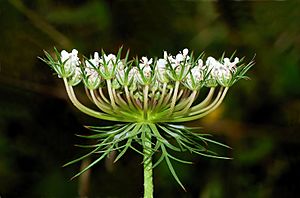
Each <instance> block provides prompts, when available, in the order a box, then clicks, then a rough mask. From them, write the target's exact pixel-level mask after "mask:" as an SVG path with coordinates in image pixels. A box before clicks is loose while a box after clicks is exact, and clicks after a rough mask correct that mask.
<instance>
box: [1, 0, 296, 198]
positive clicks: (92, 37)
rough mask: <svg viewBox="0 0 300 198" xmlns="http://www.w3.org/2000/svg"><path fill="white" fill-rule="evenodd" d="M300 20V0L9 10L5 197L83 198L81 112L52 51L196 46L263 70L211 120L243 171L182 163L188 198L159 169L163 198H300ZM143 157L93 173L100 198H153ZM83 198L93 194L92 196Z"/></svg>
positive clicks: (4, 69) (4, 12)
mask: <svg viewBox="0 0 300 198" xmlns="http://www.w3.org/2000/svg"><path fill="white" fill-rule="evenodd" d="M299 18H300V12H299V3H297V2H296V1H246V2H232V1H197V0H194V1H180V0H165V1H133V0H132V1H125V0H124V1H110V0H105V1H104V0H103V1H96V0H94V1H80V0H70V1H68V0H54V1H51V0H35V1H32V0H25V1H21V0H0V197H2V198H6V197H78V196H79V194H78V193H79V191H85V190H82V185H79V184H78V179H75V180H71V181H70V180H69V179H70V178H71V177H72V176H73V175H74V174H75V173H76V172H78V170H79V168H80V163H78V164H75V165H72V166H69V167H66V168H62V165H63V164H64V163H66V162H68V161H70V160H72V159H74V158H76V157H78V156H80V155H81V154H83V153H86V152H87V150H85V149H82V148H77V147H74V144H78V143H82V142H83V143H86V142H84V141H83V140H81V139H80V138H78V137H76V136H75V135H74V134H83V133H85V132H86V131H85V129H84V128H83V127H82V125H85V124H94V125H101V124H104V123H102V121H99V120H93V119H91V118H88V117H87V116H85V115H83V114H81V113H79V112H78V111H77V110H76V109H75V108H74V107H73V106H72V105H71V103H70V102H69V100H68V98H67V96H66V93H65V90H64V87H63V83H62V81H61V79H59V78H57V76H56V75H52V71H51V70H50V69H49V68H48V67H47V65H45V64H44V63H43V62H41V61H40V60H38V59H37V57H38V56H43V49H45V50H47V51H52V50H53V46H56V47H57V48H58V49H59V50H61V49H67V50H71V49H72V48H77V49H78V50H79V51H80V52H81V53H83V54H85V55H87V56H88V54H90V53H93V52H94V51H95V50H98V51H99V50H100V49H101V48H103V49H104V50H105V51H107V52H117V49H118V48H119V47H120V46H121V45H124V48H125V49H128V48H130V50H131V56H132V57H134V56H135V55H137V54H138V55H140V56H142V55H147V56H162V51H163V50H168V51H170V52H172V53H175V52H177V51H179V50H182V49H183V48H185V47H188V48H189V49H191V50H194V51H195V52H196V54H197V53H199V54H200V53H201V52H202V51H205V52H206V54H209V55H213V56H216V57H219V56H221V54H222V53H223V52H224V51H226V52H227V54H231V53H232V52H234V51H235V50H237V55H238V56H239V57H242V56H246V60H248V61H249V60H251V59H252V57H253V56H254V55H256V57H255V62H256V64H255V66H254V67H253V68H252V70H251V71H250V72H249V73H248V75H249V76H250V77H251V81H240V82H239V83H238V84H235V85H234V86H233V87H232V88H231V89H230V91H229V94H228V96H227V98H226V99H225V102H224V103H223V105H222V106H221V107H220V108H219V109H218V110H217V111H215V112H214V113H213V114H211V115H210V116H208V117H206V118H205V119H202V120H199V121H194V122H192V123H189V125H193V126H195V125H200V126H204V128H205V129H206V130H207V132H209V133H212V134H214V138H215V139H216V140H218V141H221V142H224V143H226V144H228V145H230V146H231V147H233V150H232V151H226V150H225V151H224V149H223V150H220V152H221V153H224V154H225V155H229V156H232V157H233V158H234V160H231V161H230V160H215V159H208V158H203V157H199V156H190V155H187V154H182V156H185V157H187V158H188V159H190V160H193V161H194V162H195V164H194V165H183V164H177V163H175V168H176V170H177V172H178V175H179V177H180V178H181V180H182V182H183V184H184V185H185V187H186V189H187V192H184V191H183V190H182V189H181V188H180V186H179V185H178V184H177V183H176V182H175V180H174V179H173V178H172V176H171V174H170V172H169V171H168V169H167V166H166V165H165V164H162V165H160V166H159V167H158V168H156V169H155V170H154V183H155V197H201V198H202V197H203V198H219V197H220V198H221V197H230V198H231V197H242V198H247V197H249V198H252V197H262V198H264V197H298V196H299V188H300V185H299V177H300V174H299V166H300V144H299V143H300V130H299V129H300V98H299V96H300V88H299V85H300V68H299V65H300V20H299ZM141 161H142V159H141V157H140V156H139V155H137V154H136V153H134V152H128V153H127V154H126V155H125V157H124V158H122V159H121V160H120V161H119V162H118V163H116V164H113V163H111V160H109V159H106V160H105V161H103V162H100V163H99V164H98V165H96V166H95V167H94V168H93V169H92V170H91V173H90V174H91V175H90V179H89V182H85V184H86V185H87V186H88V187H89V190H87V191H85V192H86V193H85V195H88V196H89V197H142V195H143V176H142V164H141ZM80 189H81V190H80Z"/></svg>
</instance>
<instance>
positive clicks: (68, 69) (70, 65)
mask: <svg viewBox="0 0 300 198" xmlns="http://www.w3.org/2000/svg"><path fill="white" fill-rule="evenodd" d="M60 54H61V57H60V58H61V61H62V62H63V63H64V65H63V67H64V72H65V74H66V75H67V76H70V75H72V73H73V72H74V71H75V68H76V66H79V65H80V61H79V58H78V51H77V50H76V49H73V50H72V52H71V53H68V52H67V51H66V50H62V51H61V53H60Z"/></svg>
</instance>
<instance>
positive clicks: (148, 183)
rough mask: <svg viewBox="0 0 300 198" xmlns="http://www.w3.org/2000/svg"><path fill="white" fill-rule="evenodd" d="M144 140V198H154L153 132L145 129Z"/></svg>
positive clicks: (147, 128)
mask: <svg viewBox="0 0 300 198" xmlns="http://www.w3.org/2000/svg"><path fill="white" fill-rule="evenodd" d="M145 128H146V131H145V140H144V148H143V153H144V198H153V170H152V157H151V156H152V150H151V147H152V145H151V134H150V133H151V130H150V128H149V127H148V126H147V127H145Z"/></svg>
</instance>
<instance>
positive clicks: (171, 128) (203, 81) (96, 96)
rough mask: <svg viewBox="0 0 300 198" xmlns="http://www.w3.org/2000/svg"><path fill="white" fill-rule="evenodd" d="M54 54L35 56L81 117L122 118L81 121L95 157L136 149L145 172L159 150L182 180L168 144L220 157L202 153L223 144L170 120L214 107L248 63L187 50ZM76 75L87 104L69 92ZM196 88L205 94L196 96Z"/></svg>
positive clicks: (192, 117) (183, 119)
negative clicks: (151, 54)
mask: <svg viewBox="0 0 300 198" xmlns="http://www.w3.org/2000/svg"><path fill="white" fill-rule="evenodd" d="M55 53H56V58H53V57H52V56H51V55H50V54H49V53H47V52H45V54H46V57H47V59H42V60H43V61H44V62H46V63H47V64H48V65H49V66H50V67H51V68H52V69H53V70H54V71H55V72H56V73H57V74H58V76H59V77H61V78H63V80H64V84H65V87H66V91H67V94H68V96H69V98H70V100H71V101H72V103H73V104H74V106H75V107H77V108H78V109H79V110H80V111H82V112H83V113H85V114H87V115H89V116H92V117H95V118H98V119H103V120H109V121H117V122H121V123H122V124H116V125H114V126H108V127H89V128H90V129H91V130H92V131H94V132H97V134H96V135H91V136H88V138H94V139H97V144H96V145H93V147H95V148H96V149H95V150H93V151H92V152H91V153H90V154H92V153H98V154H99V153H103V154H102V155H101V157H99V160H101V159H102V158H104V157H105V156H106V155H108V154H109V153H110V152H111V151H113V150H122V151H121V152H120V154H119V155H118V156H117V157H116V160H118V159H119V158H120V157H121V156H122V155H123V154H124V153H125V152H126V150H127V149H128V148H132V149H133V150H135V151H138V152H139V153H143V155H144V163H145V164H144V166H145V170H148V169H152V164H151V163H152V161H151V156H152V155H154V154H158V153H160V154H161V156H162V157H161V158H160V160H159V161H158V163H159V162H160V161H162V160H161V159H165V160H166V161H167V165H168V166H169V168H170V170H171V173H172V174H173V176H174V177H175V179H176V180H177V182H178V183H179V184H180V185H182V184H181V183H180V181H179V179H178V177H177V176H176V173H175V172H174V169H173V167H172V165H171V162H170V160H169V158H172V159H176V158H175V157H174V156H172V155H171V154H170V153H168V151H167V150H168V149H172V150H175V151H180V152H182V151H190V152H191V153H197V154H199V155H203V156H208V157H214V158H222V159H228V158H226V157H220V156H217V155H214V154H212V153H213V152H209V151H208V150H207V144H206V142H210V143H214V144H217V145H219V146H223V147H227V148H228V146H226V145H224V144H221V143H218V142H216V141H213V140H210V139H208V138H207V137H205V136H202V135H201V134H197V133H193V132H192V131H191V130H190V128H187V127H185V126H183V125H178V124H176V123H178V122H180V123H182V122H186V121H192V120H196V119H199V118H202V117H204V116H206V115H208V114H209V113H211V112H212V111H214V110H215V109H216V108H217V107H219V106H220V105H221V103H222V101H223V99H224V98H225V96H226V93H227V91H228V89H229V88H230V87H231V86H232V85H233V84H234V83H236V82H237V81H238V80H240V79H245V78H246V76H245V74H246V72H247V71H248V70H249V69H250V68H251V66H252V65H253V62H250V63H249V64H243V63H242V62H241V61H240V59H239V58H237V57H236V58H234V59H233V60H231V59H230V58H221V59H215V58H214V57H211V56H209V57H208V58H206V59H205V58H204V57H203V56H199V57H196V58H195V57H194V56H193V54H192V53H189V50H188V49H183V50H182V51H180V52H179V53H177V54H176V55H172V54H170V53H168V52H167V51H164V52H163V57H160V58H148V57H146V56H143V57H142V58H141V59H138V58H136V59H134V60H128V54H129V53H127V54H126V57H125V58H123V59H122V58H121V49H120V50H119V52H118V53H117V54H108V55H106V54H105V53H104V52H103V51H102V52H101V53H98V52H95V53H94V56H93V57H91V58H90V59H87V58H84V61H80V59H79V57H78V51H77V50H75V49H73V50H72V51H71V52H70V53H69V52H67V51H65V50H63V51H61V53H59V52H58V51H57V50H56V49H55ZM81 81H83V83H84V86H85V91H86V94H87V97H88V98H89V99H90V101H91V102H92V103H93V104H94V107H93V108H91V107H89V106H90V105H89V106H85V105H84V104H83V103H81V102H80V101H79V100H78V98H77V96H76V94H75V91H74V88H73V87H74V86H76V85H78V84H79V83H80V82H81ZM202 89H208V91H204V92H203V91H202ZM203 94H206V96H204V97H201V96H203ZM199 96H200V97H199ZM200 98H203V100H202V101H201V100H199V99H200ZM174 123H175V124H174ZM170 139H173V140H175V141H170ZM102 141H103V142H102ZM99 142H100V143H99ZM101 142H102V143H101ZM132 142H136V144H138V145H141V146H142V148H143V150H142V151H141V150H138V149H136V148H135V147H134V146H133V145H132ZM174 142H175V143H174ZM152 145H154V146H153V147H152ZM90 154H89V155H90ZM82 158H84V157H82ZM82 158H79V159H77V160H74V161H72V162H70V163H68V164H72V163H74V162H76V161H79V160H81V159H82ZM99 160H98V159H97V160H96V162H98V161H99ZM179 161H182V160H179ZM96 162H93V163H91V165H90V166H88V167H87V168H85V169H84V170H82V171H81V172H80V173H79V174H81V173H83V172H84V171H86V170H87V169H88V168H90V167H91V166H92V165H94V164H95V163H96ZM146 164H147V165H146ZM149 164H150V165H149ZM148 165H149V166H150V168H149V167H147V166H148ZM79 174H77V175H76V176H78V175H79Z"/></svg>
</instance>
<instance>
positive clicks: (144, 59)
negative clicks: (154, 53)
mask: <svg viewBox="0 0 300 198" xmlns="http://www.w3.org/2000/svg"><path fill="white" fill-rule="evenodd" d="M150 64H152V58H150V60H148V58H147V57H146V56H143V57H142V59H141V63H140V66H141V67H145V66H150Z"/></svg>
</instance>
